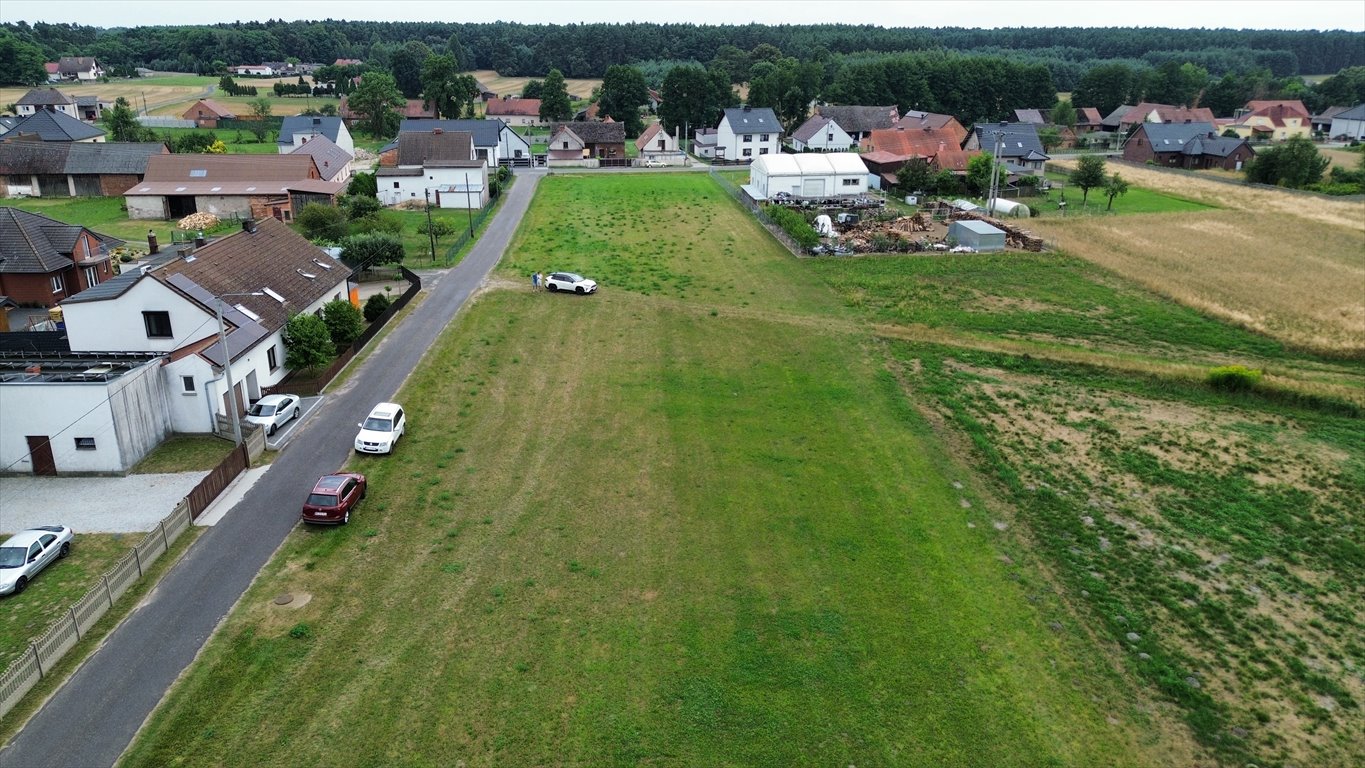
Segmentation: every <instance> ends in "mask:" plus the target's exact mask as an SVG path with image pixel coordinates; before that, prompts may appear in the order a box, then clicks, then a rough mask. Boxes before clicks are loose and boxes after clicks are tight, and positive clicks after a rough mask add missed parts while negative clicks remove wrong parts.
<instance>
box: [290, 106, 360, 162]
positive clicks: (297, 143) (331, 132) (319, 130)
mask: <svg viewBox="0 0 1365 768" xmlns="http://www.w3.org/2000/svg"><path fill="white" fill-rule="evenodd" d="M314 136H326V137H327V138H328V139H331V141H332V143H333V144H336V145H337V146H338V147H341V148H342V149H344V150H346V154H348V155H350V156H351V157H355V139H353V138H351V132H350V131H349V130H348V129H347V128H346V122H345V121H344V120H342V119H341V118H339V117H316V116H314V117H310V116H308V115H294V116H293V117H286V118H285V119H284V122H283V123H281V124H280V136H279V138H278V139H276V140H275V145H276V149H277V150H278V151H279V154H281V155H287V154H289V153H290V152H293V151H294V149H295V148H296V147H301V146H303V145H304V144H306V143H308V141H309V139H312V138H313V137H314Z"/></svg>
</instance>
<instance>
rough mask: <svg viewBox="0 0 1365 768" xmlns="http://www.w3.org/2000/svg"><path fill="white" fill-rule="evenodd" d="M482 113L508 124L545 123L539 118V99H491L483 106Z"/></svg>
mask: <svg viewBox="0 0 1365 768" xmlns="http://www.w3.org/2000/svg"><path fill="white" fill-rule="evenodd" d="M484 114H485V115H486V116H487V117H490V118H497V119H499V120H501V121H503V122H504V123H507V124H508V125H545V124H546V122H545V121H544V120H541V119H540V99H521V98H508V97H506V96H504V97H502V98H501V99H493V100H492V101H489V102H488V103H487V105H486V106H485V107H484Z"/></svg>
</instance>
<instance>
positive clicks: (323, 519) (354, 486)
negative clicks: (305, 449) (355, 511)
mask: <svg viewBox="0 0 1365 768" xmlns="http://www.w3.org/2000/svg"><path fill="white" fill-rule="evenodd" d="M363 498H365V476H364V475H360V474H355V473H352V472H341V473H337V474H335V475H323V476H322V477H320V478H318V482H317V484H316V485H314V486H313V492H312V493H310V494H308V500H307V501H305V502H304V503H303V514H302V515H301V517H302V518H303V522H305V523H323V524H326V525H345V524H346V523H349V522H351V509H352V508H354V507H355V505H357V504H359V503H360V500H361V499H363Z"/></svg>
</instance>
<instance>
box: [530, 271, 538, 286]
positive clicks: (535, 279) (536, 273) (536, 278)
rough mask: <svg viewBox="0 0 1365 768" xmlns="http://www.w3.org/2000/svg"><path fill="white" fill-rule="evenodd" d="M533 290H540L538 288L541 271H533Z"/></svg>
mask: <svg viewBox="0 0 1365 768" xmlns="http://www.w3.org/2000/svg"><path fill="white" fill-rule="evenodd" d="M531 290H533V291H538V290H540V273H539V272H532V273H531Z"/></svg>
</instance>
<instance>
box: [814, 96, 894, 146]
mask: <svg viewBox="0 0 1365 768" xmlns="http://www.w3.org/2000/svg"><path fill="white" fill-rule="evenodd" d="M815 111H816V112H818V113H819V114H821V115H823V116H824V117H828V118H830V119H831V120H833V121H834V122H836V123H838V124H839V127H840V128H843V129H844V132H845V133H847V134H848V135H849V136H852V137H853V138H854V139H858V140H861V139H864V138H866V137H867V134H869V133H871V132H872V131H875V130H880V129H883V128H890V127H892V126H894V125H895V124H896V122H897V121H898V120H899V119H900V109H899V108H897V107H896V105H895V104H892V105H889V106H885V107H860V106H840V107H835V106H829V105H823V106H820V107H816V109H815Z"/></svg>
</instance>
